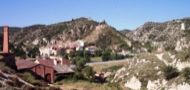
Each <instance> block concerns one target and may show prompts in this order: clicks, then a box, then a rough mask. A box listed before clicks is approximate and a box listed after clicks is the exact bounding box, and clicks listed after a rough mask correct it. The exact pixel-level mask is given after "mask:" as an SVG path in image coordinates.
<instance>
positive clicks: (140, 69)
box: [112, 52, 190, 90]
mask: <svg viewBox="0 0 190 90" xmlns="http://www.w3.org/2000/svg"><path fill="white" fill-rule="evenodd" d="M168 65H170V66H173V67H176V68H177V69H178V70H179V72H182V71H183V69H184V68H186V67H190V62H188V61H187V62H181V61H180V60H179V59H178V58H177V56H175V55H173V54H171V53H169V52H165V53H159V54H158V53H143V54H139V55H137V56H135V57H134V58H133V59H131V60H129V62H128V64H127V65H126V66H124V67H122V68H121V69H119V70H118V71H117V72H116V73H115V76H114V78H113V79H112V82H119V83H122V84H123V85H124V86H125V87H128V88H130V89H133V90H141V89H147V90H188V89H189V87H190V84H189V83H188V82H186V80H185V79H184V77H183V74H180V75H179V76H177V77H175V78H173V79H170V80H167V79H166V78H165V76H164V71H163V68H164V67H166V66H168Z"/></svg>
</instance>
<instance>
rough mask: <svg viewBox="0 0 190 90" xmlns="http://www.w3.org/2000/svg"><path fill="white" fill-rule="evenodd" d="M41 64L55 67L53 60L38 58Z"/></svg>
mask: <svg viewBox="0 0 190 90" xmlns="http://www.w3.org/2000/svg"><path fill="white" fill-rule="evenodd" d="M38 61H39V64H42V65H45V66H49V67H53V66H54V63H53V60H38Z"/></svg>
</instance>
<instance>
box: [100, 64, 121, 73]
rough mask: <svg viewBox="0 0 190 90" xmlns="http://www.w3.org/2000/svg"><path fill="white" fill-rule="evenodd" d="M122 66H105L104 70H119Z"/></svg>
mask: <svg viewBox="0 0 190 90" xmlns="http://www.w3.org/2000/svg"><path fill="white" fill-rule="evenodd" d="M122 67H123V66H122V65H114V66H110V67H108V68H104V69H103V70H102V71H104V72H113V71H117V70H119V69H120V68H122Z"/></svg>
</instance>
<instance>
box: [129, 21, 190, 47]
mask: <svg viewBox="0 0 190 90" xmlns="http://www.w3.org/2000/svg"><path fill="white" fill-rule="evenodd" d="M126 36H127V37H129V38H131V39H133V40H135V41H140V42H150V43H151V45H152V46H153V47H154V48H156V49H159V50H165V49H175V50H177V51H181V50H183V49H184V48H189V46H190V43H189V40H190V39H189V36H190V18H184V19H177V20H172V21H167V22H163V23H155V22H147V23H145V24H144V25H143V26H141V27H139V28H137V29H136V30H134V31H132V32H130V33H127V34H126Z"/></svg>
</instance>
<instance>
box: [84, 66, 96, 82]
mask: <svg viewBox="0 0 190 90" xmlns="http://www.w3.org/2000/svg"><path fill="white" fill-rule="evenodd" d="M83 72H84V76H85V78H86V79H87V80H89V81H94V77H95V72H94V71H93V68H92V67H90V66H86V67H85V68H84V69H83Z"/></svg>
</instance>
